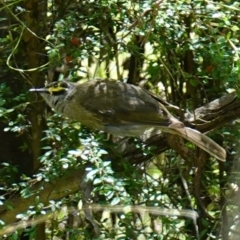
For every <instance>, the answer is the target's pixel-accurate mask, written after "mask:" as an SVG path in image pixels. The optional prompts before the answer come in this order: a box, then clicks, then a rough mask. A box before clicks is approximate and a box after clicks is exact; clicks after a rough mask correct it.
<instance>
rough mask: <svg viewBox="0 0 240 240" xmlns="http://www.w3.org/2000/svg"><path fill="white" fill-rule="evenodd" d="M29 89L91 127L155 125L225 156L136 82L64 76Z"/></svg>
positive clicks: (111, 129) (132, 130) (132, 129)
mask: <svg viewBox="0 0 240 240" xmlns="http://www.w3.org/2000/svg"><path fill="white" fill-rule="evenodd" d="M30 92H35V93H39V94H40V95H41V96H42V97H43V99H44V100H45V101H46V102H47V104H48V105H49V106H50V107H51V108H53V110H54V111H55V112H57V113H60V114H62V115H63V116H64V117H67V118H68V119H70V120H73V121H78V122H80V123H81V124H83V125H85V126H87V127H90V128H92V129H96V130H102V131H105V132H107V133H110V134H113V135H116V136H129V137H131V136H135V137H139V136H142V135H144V134H146V133H147V132H148V131H149V130H151V129H159V130H160V131H161V132H163V133H170V134H175V135H178V136H180V137H182V138H184V139H185V140H187V141H189V142H191V143H193V144H195V145H196V146H198V147H199V148H201V149H203V150H204V151H206V152H208V153H209V154H210V155H212V156H213V157H215V158H217V159H218V160H220V161H225V159H226V151H225V149H224V148H222V147H221V146H220V145H218V144H217V143H216V142H214V141H213V140H212V139H211V138H209V137H208V136H206V135H204V134H202V133H201V132H199V131H197V130H195V129H192V128H189V127H186V126H185V125H184V124H183V123H182V122H181V121H180V120H178V119H177V118H176V117H174V116H173V115H172V114H171V113H170V112H169V111H168V110H167V108H166V107H165V105H167V104H166V101H164V100H163V99H161V98H160V97H158V96H156V95H155V94H153V93H151V92H150V91H148V90H146V89H144V88H141V87H139V86H136V85H132V84H128V83H124V82H122V81H113V80H102V79H91V80H88V81H85V82H81V83H79V82H77V83H73V82H70V81H69V80H67V79H64V80H62V81H57V82H52V83H49V84H48V85H46V86H45V87H42V88H31V89H30Z"/></svg>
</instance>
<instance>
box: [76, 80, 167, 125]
mask: <svg viewBox="0 0 240 240" xmlns="http://www.w3.org/2000/svg"><path fill="white" fill-rule="evenodd" d="M79 88H81V96H79V98H80V100H79V101H80V102H81V105H82V106H83V107H84V108H86V109H87V110H88V111H90V112H91V113H93V114H94V115H95V116H96V117H97V118H99V119H102V120H105V121H108V123H109V124H112V123H114V124H116V123H119V124H120V122H121V123H122V124H124V123H136V124H144V125H152V126H154V125H158V126H161V125H164V126H168V125H169V124H170V123H171V121H170V119H169V115H168V112H166V111H165V110H164V109H162V108H161V105H160V104H159V103H158V101H156V99H154V98H153V97H152V96H151V95H150V94H148V93H147V92H146V91H143V90H142V89H141V88H139V87H136V86H133V85H129V84H124V83H121V82H113V81H89V82H88V84H86V83H84V84H83V85H82V86H81V85H79Z"/></svg>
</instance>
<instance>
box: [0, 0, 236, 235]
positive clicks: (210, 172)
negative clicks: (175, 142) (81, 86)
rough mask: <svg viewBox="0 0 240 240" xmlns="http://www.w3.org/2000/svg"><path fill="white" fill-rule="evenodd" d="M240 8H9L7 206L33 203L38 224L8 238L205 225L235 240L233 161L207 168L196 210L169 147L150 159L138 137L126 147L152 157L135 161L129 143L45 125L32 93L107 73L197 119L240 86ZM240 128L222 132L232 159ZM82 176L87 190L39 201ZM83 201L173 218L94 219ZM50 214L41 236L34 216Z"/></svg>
mask: <svg viewBox="0 0 240 240" xmlns="http://www.w3.org/2000/svg"><path fill="white" fill-rule="evenodd" d="M239 10H240V8H239V3H238V1H228V2H226V1H225V2H218V1H215V2H212V1H201V0H194V1H186V0H181V1H175V0H171V1H156V2H154V1H149V0H145V1H127V0H122V1H118V0H111V1H106V0H104V1H78V0H75V1H61V0H60V1H40V2H39V3H36V1H31V0H30V1H15V0H13V1H7V2H6V1H1V2H0V12H1V13H2V15H1V16H2V17H1V18H0V25H1V29H3V30H4V31H3V32H2V33H1V34H0V42H1V47H0V52H1V55H2V59H1V60H0V68H1V72H2V74H1V75H0V129H1V131H2V134H3V138H2V139H3V140H2V142H0V145H2V146H3V147H2V148H1V149H0V150H1V155H2V156H1V158H0V161H1V166H2V168H1V170H0V173H1V177H0V181H1V189H0V190H1V196H0V204H1V205H3V207H6V208H7V209H8V210H11V209H12V208H13V206H12V205H13V202H11V199H12V198H13V199H14V197H15V195H19V196H20V199H22V201H23V202H24V200H26V201H27V199H29V198H30V197H31V196H34V198H35V200H34V202H32V203H31V204H30V205H29V206H28V207H27V210H26V211H25V212H19V213H18V215H17V216H16V219H18V220H26V221H29V222H28V223H29V228H27V229H24V227H19V229H18V228H16V229H15V230H16V231H14V232H13V233H11V234H9V235H7V234H5V235H4V237H6V238H8V239H20V238H21V237H22V236H23V235H26V236H29V239H44V238H43V235H45V234H46V239H52V238H53V237H56V238H58V239H63V238H68V239H93V238H94V237H95V236H96V235H97V230H99V232H100V233H99V237H100V239H140V238H141V239H196V238H197V235H198V232H197V228H198V229H199V236H200V237H201V238H202V239H207V236H209V235H211V236H212V237H213V238H217V239H226V233H224V232H223V231H221V228H223V227H224V224H222V222H221V221H220V220H218V219H219V218H220V217H221V216H222V215H224V214H223V213H224V211H225V206H224V203H225V201H226V199H225V198H224V196H223V191H224V190H225V188H226V182H227V176H226V175H227V173H229V172H230V168H231V163H232V162H231V161H230V160H231V159H230V160H229V162H228V163H226V164H225V165H224V166H223V165H219V164H218V163H217V162H216V161H215V160H213V159H210V161H207V162H206V163H205V166H204V168H203V171H204V172H203V173H202V176H201V177H202V178H201V184H200V185H201V189H199V191H200V196H201V199H203V200H202V203H199V199H198V198H197V196H196V193H195V191H196V189H194V188H195V185H194V181H195V173H196V165H195V164H194V163H190V162H188V161H185V160H182V159H180V158H179V157H178V156H177V154H176V153H175V152H173V151H171V150H169V151H166V153H163V154H161V155H160V156H154V157H153V155H154V150H155V149H156V148H157V147H158V146H149V145H147V144H146V143H143V142H142V141H140V140H133V139H130V140H129V142H127V143H130V144H131V145H133V146H134V148H135V149H141V155H142V156H149V157H148V161H144V163H142V162H141V164H140V163H139V164H132V162H134V161H133V160H134V159H131V158H130V159H129V158H127V157H125V156H123V155H122V154H121V151H119V149H118V146H119V145H118V144H119V142H120V143H121V140H115V139H111V138H110V139H109V136H107V135H105V134H104V133H99V132H93V131H92V130H89V129H86V128H85V127H84V126H81V125H80V124H79V123H70V122H68V121H67V120H63V118H62V117H61V116H59V115H57V114H52V116H51V117H49V116H47V117H46V120H44V119H45V118H44V117H43V116H44V115H46V113H45V106H44V105H43V103H42V100H41V99H40V98H38V97H36V96H33V95H31V94H29V93H28V92H27V89H29V88H30V87H31V86H32V85H34V86H35V85H43V84H44V82H45V80H56V79H57V80H58V79H62V78H65V77H70V78H71V80H72V81H78V80H81V79H84V78H91V77H102V78H105V77H109V78H114V79H119V80H123V81H126V82H129V83H132V84H139V85H141V86H144V87H146V88H148V89H150V90H151V91H153V92H155V93H157V94H159V95H160V96H162V97H164V98H166V99H167V100H168V101H169V102H171V103H173V104H175V105H178V106H179V107H181V108H183V109H185V110H186V111H188V110H190V111H193V110H194V109H195V108H197V107H199V106H202V105H203V104H205V103H207V102H209V101H211V100H213V99H216V98H218V97H220V96H222V95H223V94H225V93H226V92H227V91H231V90H232V89H234V88H237V86H238V84H239V83H238V81H239V76H240V60H239V47H238V45H239V41H240V37H239V36H240V30H239V17H238V15H239ZM29 13H30V14H29ZM34 13H36V14H34ZM44 78H45V79H44ZM179 117H182V116H179ZM238 125H239V123H238V122H234V123H233V124H232V125H231V126H228V125H226V126H225V127H224V129H218V130H216V131H215V132H214V133H215V135H213V138H215V139H216V140H219V139H220V140H219V141H218V142H219V143H222V144H224V147H226V148H228V149H229V152H232V153H234V151H236V143H237V142H238V139H239V132H238V130H237V129H238ZM42 133H43V134H42ZM219 136H223V137H224V141H223V140H222V138H221V137H220V138H219ZM36 140H38V141H36ZM4 142H6V147H4V146H5V145H3V144H4ZM126 145H127V144H126ZM8 149H10V150H8ZM16 149H17V150H16ZM19 149H20V151H19ZM20 152H21V153H20ZM145 159H146V158H145ZM36 161H37V163H36ZM21 165H22V166H21ZM34 166H35V167H34ZM73 169H75V170H79V171H84V172H85V174H83V176H79V189H80V190H79V191H76V192H74V193H71V194H69V195H67V196H66V195H64V197H61V198H59V199H49V201H48V202H47V203H45V202H42V201H41V193H42V192H44V190H45V189H46V188H45V186H46V184H47V183H52V182H56V183H57V182H58V181H59V182H60V179H61V178H63V177H65V176H66V175H68V174H71V171H72V170H73ZM68 184H69V189H71V184H72V183H71V182H69V183H68ZM53 188H54V187H53ZM69 189H65V191H68V190H69ZM49 194H50V193H49ZM86 202H90V203H93V204H102V205H104V206H106V205H107V206H117V205H120V206H139V208H140V207H145V206H151V207H156V211H157V210H159V209H168V210H169V212H168V213H169V215H168V214H165V215H164V216H160V215H154V214H149V213H148V212H141V211H140V212H134V211H124V209H123V207H122V211H120V212H117V213H115V212H112V213H110V212H109V211H107V210H106V209H104V211H100V212H94V211H93V213H88V214H89V215H88V214H87V213H86V209H84V208H86V205H85V204H86ZM201 204H204V206H205V208H206V210H207V212H208V214H209V215H210V216H207V215H205V214H204V213H203V212H202V210H203V209H202V208H201V206H200V205H201ZM71 207H72V208H73V210H71ZM175 209H180V210H181V209H191V210H192V211H195V210H196V211H197V212H198V214H199V215H200V218H199V220H198V221H197V222H195V220H194V218H193V217H192V218H191V217H189V218H183V217H182V216H172V215H171V211H172V210H175ZM82 210H85V213H82V212H83V211H82ZM54 211H55V213H54V214H53V215H51V213H52V212H54ZM0 212H1V209H0ZM0 214H1V213H0ZM91 214H92V215H93V217H92V218H91ZM41 216H46V217H45V218H44V219H43V222H45V229H44V231H43V232H42V233H41V234H42V235H41V236H39V235H38V234H39V233H38V225H36V226H35V225H34V223H35V222H34V219H38V218H39V217H41ZM49 216H50V217H49ZM211 217H212V218H211ZM0 218H1V217H0ZM6 219H7V218H6ZM16 219H15V220H16ZM95 221H97V226H95V225H94V223H95ZM222 221H224V220H222ZM9 223H12V222H9ZM37 223H39V222H37ZM1 224H4V223H3V222H1ZM7 224H8V222H7ZM225 230H226V231H227V232H228V231H229V229H225ZM224 234H225V235H224Z"/></svg>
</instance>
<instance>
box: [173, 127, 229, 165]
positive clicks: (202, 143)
mask: <svg viewBox="0 0 240 240" xmlns="http://www.w3.org/2000/svg"><path fill="white" fill-rule="evenodd" d="M173 129H174V130H175V132H176V134H177V135H179V136H181V137H183V138H185V139H186V140H188V141H189V142H192V143H194V144H195V145H196V146H198V147H199V148H201V149H203V150H204V151H206V152H208V153H209V154H210V155H212V156H213V157H215V158H217V159H219V160H221V161H223V162H225V160H226V151H225V149H223V148H222V147H221V146H219V145H218V144H217V143H216V142H214V141H213V140H212V139H211V138H209V137H207V136H206V135H204V134H202V133H200V132H198V131H197V130H195V129H192V128H188V127H183V128H172V130H173Z"/></svg>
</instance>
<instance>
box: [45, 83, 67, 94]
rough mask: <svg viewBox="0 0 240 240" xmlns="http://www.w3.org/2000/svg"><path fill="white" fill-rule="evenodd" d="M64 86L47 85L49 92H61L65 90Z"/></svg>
mask: <svg viewBox="0 0 240 240" xmlns="http://www.w3.org/2000/svg"><path fill="white" fill-rule="evenodd" d="M65 90H66V88H65V87H62V86H59V85H58V86H52V87H48V91H49V93H50V94H52V93H58V92H62V91H65Z"/></svg>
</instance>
